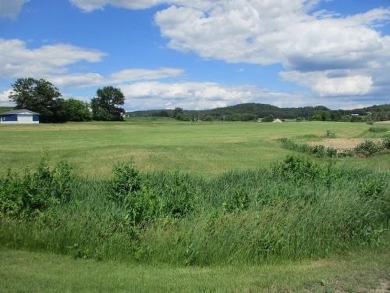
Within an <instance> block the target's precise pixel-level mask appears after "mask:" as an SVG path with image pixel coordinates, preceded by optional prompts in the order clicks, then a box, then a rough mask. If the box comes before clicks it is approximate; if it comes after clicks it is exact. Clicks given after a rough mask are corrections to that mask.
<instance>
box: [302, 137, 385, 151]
mask: <svg viewBox="0 0 390 293" xmlns="http://www.w3.org/2000/svg"><path fill="white" fill-rule="evenodd" d="M366 140H367V139H364V138H332V139H326V140H322V141H315V142H309V144H310V145H313V146H314V145H323V146H324V147H327V148H334V149H336V150H338V151H345V150H351V149H354V148H355V147H356V146H357V145H359V144H361V143H363V142H364V141H366ZM373 141H374V142H375V143H376V142H377V140H375V139H374V140H373Z"/></svg>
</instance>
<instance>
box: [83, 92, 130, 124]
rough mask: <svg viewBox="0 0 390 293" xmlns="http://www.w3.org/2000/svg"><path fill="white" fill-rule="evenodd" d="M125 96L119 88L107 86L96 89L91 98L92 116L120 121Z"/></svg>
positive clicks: (123, 111)
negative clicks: (94, 94)
mask: <svg viewBox="0 0 390 293" xmlns="http://www.w3.org/2000/svg"><path fill="white" fill-rule="evenodd" d="M124 103H125V96H124V95H123V93H122V92H121V90H120V89H118V88H115V87H112V86H107V87H104V88H102V89H98V90H97V92H96V97H95V98H93V99H92V100H91V108H92V118H93V119H94V120H101V121H122V120H123V114H124V113H125V110H124V109H123V108H121V107H120V106H122V105H123V104H124Z"/></svg>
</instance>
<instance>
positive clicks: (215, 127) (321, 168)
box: [0, 119, 390, 293]
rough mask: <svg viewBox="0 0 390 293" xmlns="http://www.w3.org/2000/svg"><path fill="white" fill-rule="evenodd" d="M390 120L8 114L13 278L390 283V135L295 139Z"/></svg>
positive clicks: (8, 260)
mask: <svg viewBox="0 0 390 293" xmlns="http://www.w3.org/2000/svg"><path fill="white" fill-rule="evenodd" d="M389 129H390V127H389ZM389 129H388V126H387V125H385V124H382V125H381V126H380V127H378V128H372V126H370V125H367V124H364V123H334V122H302V123H295V122H290V123H283V124H273V123H253V122H252V123H249V122H247V123H243V122H235V123H222V122H214V123H204V122H200V123H192V122H177V121H172V120H138V119H135V120H130V121H126V122H123V123H97V122H93V123H67V124H61V125H60V124H58V125H53V124H41V125H0V166H1V168H0V188H1V189H0V292H3V291H4V292H20V291H28V292H64V291H82V292H96V291H98V292H100V291H101V292H106V291H115V292H118V291H120V292H121V291H131V292H204V291H206V292H379V293H382V292H389V289H390V269H389V268H390V253H389V252H390V251H389V243H390V241H389V239H390V233H389V223H390V193H389V191H390V183H389V182H390V179H389V178H390V172H389V171H390V158H389V151H388V147H387V145H386V147H383V150H384V151H383V152H382V153H380V154H375V155H373V156H368V157H364V156H361V157H359V156H353V157H343V158H341V157H338V158H332V159H329V158H325V157H322V158H318V157H315V156H314V155H308V154H307V153H297V151H296V150H294V149H293V148H290V149H289V150H288V149H286V148H284V147H283V145H282V143H281V140H280V138H288V139H290V140H291V141H292V142H293V143H290V145H294V143H297V144H321V145H322V144H331V145H332V144H333V145H336V147H337V146H341V145H343V146H344V145H348V146H351V147H354V145H356V144H357V143H359V142H362V141H365V140H367V139H369V140H372V141H380V140H382V139H383V145H385V139H384V137H387V136H388V135H389V134H390V130H389ZM329 130H330V131H331V132H332V133H334V134H335V137H334V138H329V137H327V133H329ZM368 146H369V147H370V146H371V148H372V147H373V145H372V144H371V145H370V144H368ZM374 146H375V144H374ZM288 155H297V156H288ZM287 156H288V157H287ZM42 159H49V164H50V165H51V167H49V166H48V165H46V163H44V162H43V163H41V164H39V163H40V162H41V161H42ZM130 159H132V160H134V162H135V166H134V165H132V163H129V162H127V163H123V164H117V163H118V162H123V161H127V160H130ZM61 160H65V161H66V162H69V163H70V165H68V164H67V163H58V162H60V161H61ZM114 165H115V168H114V170H112V167H113V166H114ZM26 166H29V167H30V168H31V171H29V172H27V171H26V172H19V174H17V173H14V172H9V173H8V172H7V169H8V168H13V169H14V170H17V171H20V170H23V169H24V168H26ZM73 168H74V169H73ZM170 171H174V172H170ZM176 171H182V172H176ZM199 175H201V176H199Z"/></svg>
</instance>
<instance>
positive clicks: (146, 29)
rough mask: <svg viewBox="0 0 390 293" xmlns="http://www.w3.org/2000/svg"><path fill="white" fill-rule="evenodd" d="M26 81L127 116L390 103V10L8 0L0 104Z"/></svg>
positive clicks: (207, 1) (369, 4)
mask: <svg viewBox="0 0 390 293" xmlns="http://www.w3.org/2000/svg"><path fill="white" fill-rule="evenodd" d="M24 77H34V78H44V79H47V80H49V81H50V82H52V83H53V84H54V85H55V86H56V87H58V88H59V90H60V92H61V93H62V95H63V97H64V98H69V97H73V98H77V99H81V100H84V101H89V100H90V99H91V98H92V97H93V96H94V95H95V93H96V90H97V89H98V88H102V87H104V86H107V85H112V86H115V87H118V88H120V89H121V90H122V92H123V93H124V94H125V96H126V103H125V108H126V110H141V109H163V108H175V107H182V108H184V109H209V108H215V107H223V106H228V105H234V104H239V103H248V102H250V103H252V102H253V103H265V104H272V105H276V106H279V107H299V106H315V105H324V106H327V107H329V108H332V109H339V108H342V109H351V108H358V107H363V106H369V105H374V104H385V103H390V94H389V93H390V1H389V0H333V1H332V0H273V1H271V0H191V1H188V0H187V1H186V0H55V1H53V0H12V1H11V0H0V105H7V104H9V102H8V95H9V93H10V91H11V90H12V83H13V82H15V81H16V79H17V78H24Z"/></svg>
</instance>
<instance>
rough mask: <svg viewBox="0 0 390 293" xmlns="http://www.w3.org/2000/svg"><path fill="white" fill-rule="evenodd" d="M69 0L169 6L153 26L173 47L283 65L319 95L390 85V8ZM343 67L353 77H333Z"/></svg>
mask: <svg viewBox="0 0 390 293" xmlns="http://www.w3.org/2000/svg"><path fill="white" fill-rule="evenodd" d="M71 1H72V3H74V4H75V5H77V6H79V7H80V8H82V9H84V10H87V11H91V10H93V9H102V8H103V7H104V6H105V5H113V6H117V7H123V8H128V9H136V8H148V7H152V6H154V5H157V4H166V6H163V8H161V9H160V11H158V12H157V13H156V15H155V23H156V24H157V25H158V26H159V28H160V30H161V34H162V36H163V37H165V38H166V39H167V41H168V47H170V48H172V49H175V50H178V51H183V52H187V51H190V52H194V53H196V54H198V55H199V56H201V57H203V58H206V59H218V60H223V61H226V62H229V63H241V62H245V63H252V64H259V65H268V64H277V63H279V64H283V66H284V67H285V70H286V71H287V72H293V73H294V74H295V75H301V76H305V78H306V79H307V80H310V81H312V82H305V81H301V80H299V79H296V78H291V75H292V73H290V74H286V73H284V74H282V76H286V77H288V76H289V78H287V79H288V80H290V81H294V82H297V83H299V84H302V85H305V86H307V87H309V88H310V89H312V90H313V91H314V92H315V93H318V94H319V95H323V96H325V95H331V96H334V95H338V94H340V95H365V94H369V93H371V92H372V91H373V90H374V89H375V91H376V92H377V93H380V92H382V93H383V92H384V91H385V90H386V88H385V86H384V84H389V82H390V79H386V81H385V83H384V82H383V76H388V74H387V72H389V71H390V37H389V36H386V35H383V34H382V33H381V32H380V31H379V30H378V28H380V27H381V26H383V25H385V24H388V23H389V21H390V6H388V7H383V8H377V9H372V10H369V11H366V12H364V13H359V14H355V15H348V16H342V15H341V14H337V13H335V12H332V11H326V10H321V5H320V4H321V3H322V2H325V1H328V0H279V1H277V2H275V1H268V0H235V1H226V0H192V1H187V0H165V1H163V0H135V1H125V0H71ZM338 70H348V71H349V73H348V76H344V77H339V78H329V77H327V74H329V73H330V72H332V71H338ZM324 76H325V77H324Z"/></svg>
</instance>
